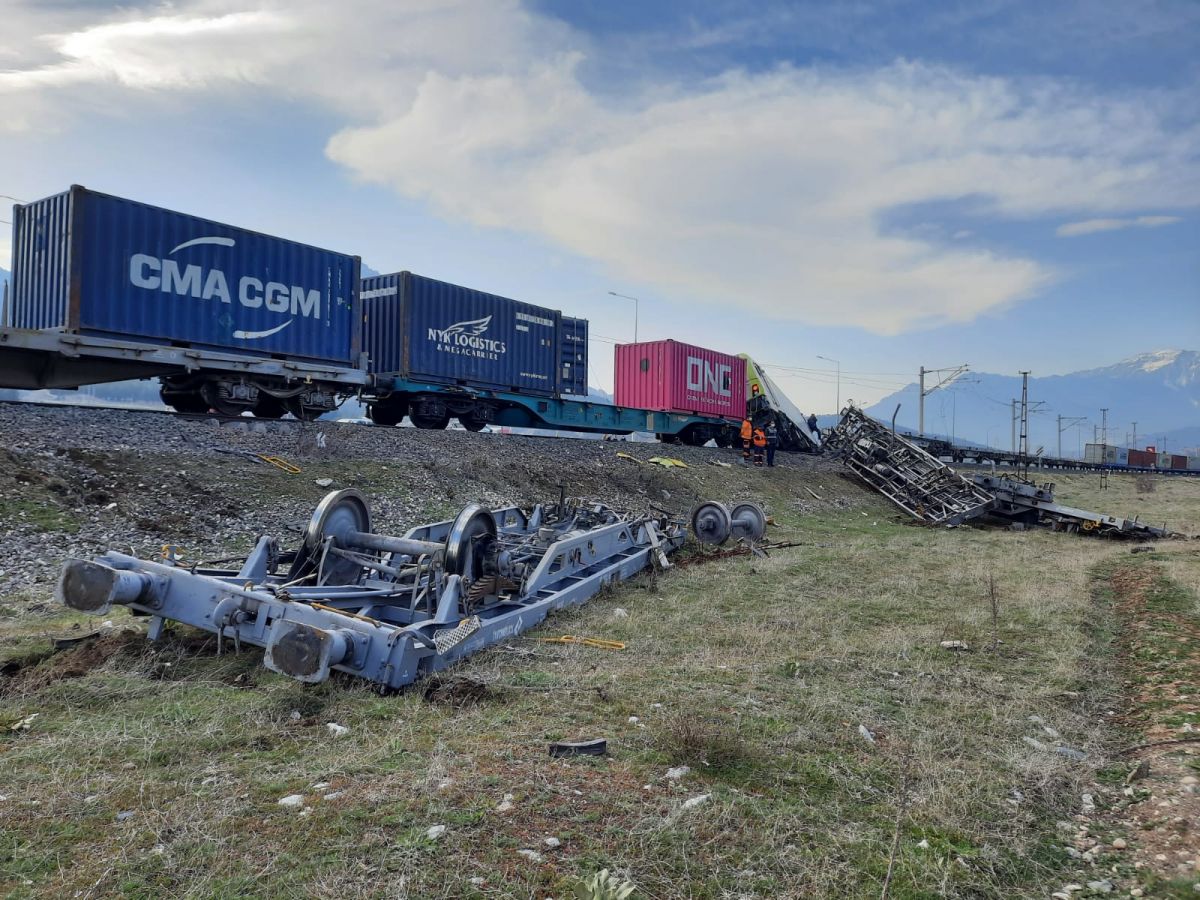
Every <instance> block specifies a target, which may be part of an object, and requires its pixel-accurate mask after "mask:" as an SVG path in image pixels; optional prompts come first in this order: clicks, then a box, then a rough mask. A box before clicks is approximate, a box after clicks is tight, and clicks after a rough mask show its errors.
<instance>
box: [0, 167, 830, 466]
mask: <svg viewBox="0 0 1200 900" xmlns="http://www.w3.org/2000/svg"><path fill="white" fill-rule="evenodd" d="M361 272H362V266H361V261H360V259H359V257H357V256H351V255H347V254H342V253H335V252H333V251H329V250H323V249H319V248H316V247H311V246H308V245H305V244H300V243H296V242H293V241H288V240H284V239H282V238H277V237H271V236H269V235H264V234H260V233H257V232H253V231H249V230H246V229H243V228H238V227H236V226H232V225H227V224H224V223H220V222H214V221H211V220H208V219H202V218H198V217H195V216H190V215H186V214H183V213H179V212H173V211H171V210H167V209H162V208H160V207H155V206H150V205H147V204H144V203H139V202H137V201H133V200H127V199H124V198H120V197H114V196H111V195H107V194H102V193H98V192H95V191H91V190H88V189H86V188H84V187H81V186H78V185H75V186H72V187H71V188H70V189H69V190H67V191H65V192H63V193H61V194H57V195H54V196H52V197H48V198H46V199H44V200H38V201H36V202H33V203H29V204H24V205H17V206H15V207H14V215H13V272H12V290H11V294H10V296H9V298H8V301H7V302H6V304H5V306H4V310H3V313H2V315H0V387H9V388H23V389H37V388H78V387H82V386H84V385H89V384H99V383H104V382H112V381H122V380H126V379H130V378H153V377H157V378H159V379H160V382H161V385H162V387H161V397H162V400H163V402H164V403H165V404H167V405H169V406H171V407H173V408H174V409H176V410H178V411H180V412H186V413H204V412H208V411H209V410H214V411H216V412H218V413H221V414H224V415H241V414H243V413H246V412H250V413H252V414H253V415H255V416H259V417H263V418H278V417H280V416H282V415H284V414H285V413H291V414H292V415H294V416H296V417H297V418H302V419H305V418H313V417H315V416H318V415H321V414H323V413H326V412H329V411H331V410H333V409H336V408H337V406H338V405H339V404H340V403H341V402H342V401H343V400H344V399H346V398H347V397H351V396H357V397H359V398H361V399H362V400H363V401H364V402H365V403H366V404H367V408H368V415H369V416H370V417H371V419H372V421H374V422H375V423H376V424H379V425H396V424H398V423H399V422H401V420H403V419H404V418H405V417H408V418H409V420H410V421H411V422H412V424H413V425H415V426H416V427H418V428H445V427H446V426H447V425H448V424H449V422H450V420H451V419H452V418H457V419H458V421H459V422H460V423H461V424H462V425H463V427H464V428H467V429H470V430H474V431H478V430H481V429H483V428H485V427H487V426H489V425H494V426H501V427H505V426H507V427H521V428H543V429H554V430H566V431H583V432H597V433H609V434H629V433H632V432H650V433H653V434H655V435H657V436H658V437H659V438H660V439H662V440H668V441H682V442H684V443H688V444H693V445H697V446H698V445H702V444H704V443H706V442H708V441H709V440H715V441H716V442H717V443H718V444H719V445H721V446H729V445H730V444H732V443H733V442H734V440H735V438H736V436H737V429H738V425H739V423H740V421H741V419H742V418H743V417H744V416H745V415H747V410H748V407H747V396H748V395H751V404H750V407H749V410H750V414H751V415H753V416H756V417H758V418H765V417H767V416H774V417H775V418H776V419H777V420H778V421H779V422H780V424H781V425H782V426H784V427H782V428H781V432H783V433H784V435H785V443H784V446H785V447H786V448H789V449H798V450H812V451H815V450H817V449H819V446H820V439H819V437H818V436H817V435H816V434H815V433H813V432H810V431H808V429H807V427H806V426H805V424H804V417H803V415H802V414H800V413H799V411H798V410H795V408H794V407H790V406H789V410H790V412H785V411H783V410H779V409H776V408H774V407H772V406H771V405H770V401H768V400H767V399H765V398H766V396H767V392H768V391H767V389H766V388H765V386H764V385H765V384H766V383H767V381H766V380H765V374H764V373H762V372H761V370H760V369H758V368H757V367H756V366H754V364H753V363H752V361H749V360H748V359H743V358H741V357H737V356H730V355H727V354H723V353H717V352H715V351H710V350H704V349H702V348H698V347H692V346H690V345H687V344H682V343H679V342H676V341H658V342H651V343H642V344H630V345H621V346H618V347H617V349H616V358H617V360H616V361H617V377H616V400H615V402H614V403H603V402H596V401H594V400H592V399H589V398H588V396H587V393H588V390H587V362H588V323H587V321H586V320H584V319H576V318H572V317H570V316H565V315H563V314H562V313H561V312H559V311H558V310H551V309H546V308H544V307H539V306H534V305H532V304H528V303H523V302H521V301H518V300H512V299H509V298H506V297H500V296H497V295H495V294H489V293H485V292H482V291H476V290H472V289H470V288H466V287H461V286H458V285H454V284H449V283H447V282H443V281H437V280H435V279H432V278H426V277H424V276H421V275H416V274H414V273H411V272H399V273H395V274H390V275H378V276H376V275H371V276H368V277H366V278H363V277H361ZM756 373H757V374H756ZM770 390H771V391H775V392H778V389H777V388H774V386H773V385H772V386H771V388H770ZM779 396H782V395H781V394H780V395H779ZM792 418H794V419H796V420H797V421H796V423H791V424H789V423H790V420H791V419H792ZM789 444H790V446H789Z"/></svg>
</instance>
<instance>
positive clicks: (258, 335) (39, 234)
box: [5, 185, 360, 365]
mask: <svg viewBox="0 0 1200 900" xmlns="http://www.w3.org/2000/svg"><path fill="white" fill-rule="evenodd" d="M12 256H13V273H12V299H11V303H10V311H9V314H8V319H9V321H8V322H6V323H5V324H7V325H10V326H12V327H15V328H24V329H33V330H56V331H69V332H76V333H79V334H87V335H95V336H100V337H113V338H123V339H132V340H135V341H146V342H150V343H159V344H168V345H175V346H180V345H183V346H197V347H209V348H217V349H220V350H223V351H233V352H235V353H245V354H252V355H275V356H288V357H300V358H305V359H312V360H319V361H322V362H335V363H340V364H350V365H353V364H354V363H355V362H356V361H357V357H358V354H359V346H360V334H359V328H358V322H359V318H360V313H359V309H358V279H359V260H358V257H356V256H346V255H344V254H341V253H333V252H331V251H329V250H320V249H318V248H316V247H310V246H308V245H306V244H298V243H295V242H294V241H287V240H284V239H282V238H277V237H270V236H268V235H265V234H259V233H258V232H254V231H247V230H245V229H243V228H237V227H235V226H233V225H225V224H222V223H220V222H213V221H211V220H209V219H201V218H197V217H196V216H189V215H186V214H184V213H179V212H172V211H171V210H167V209H161V208H159V207H157V206H148V205H147V204H145V203H138V202H135V201H133V200H125V199H122V198H120V197H113V196H110V195H108V194H99V193H96V192H95V191H89V190H87V189H86V188H83V187H80V186H78V185H75V186H73V187H71V189H70V190H68V191H65V192H64V193H61V194H56V195H55V196H53V197H47V198H46V199H45V200H38V201H36V202H34V203H30V204H27V205H24V206H17V207H16V208H15V220H14V222H13V251H12Z"/></svg>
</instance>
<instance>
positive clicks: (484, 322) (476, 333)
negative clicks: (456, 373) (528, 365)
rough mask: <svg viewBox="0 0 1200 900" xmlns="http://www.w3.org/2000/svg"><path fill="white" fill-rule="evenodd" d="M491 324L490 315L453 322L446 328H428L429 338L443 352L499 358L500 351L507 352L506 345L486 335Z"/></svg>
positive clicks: (482, 357)
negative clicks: (467, 320)
mask: <svg viewBox="0 0 1200 900" xmlns="http://www.w3.org/2000/svg"><path fill="white" fill-rule="evenodd" d="M491 324H492V317H491V316H484V317H483V318H482V319H472V320H471V321H469V322H455V323H454V324H453V325H449V326H447V327H446V328H430V329H429V340H431V341H433V342H434V343H435V344H436V345H437V348H438V350H439V351H442V352H444V353H454V354H457V355H459V356H477V357H479V358H480V359H499V357H500V354H501V353H506V352H508V347H507V346H506V345H505V343H504V341H497V340H494V339H492V338H489V337H486V335H487V330H488V326H490V325H491Z"/></svg>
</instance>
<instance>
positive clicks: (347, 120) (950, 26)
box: [0, 0, 1200, 412]
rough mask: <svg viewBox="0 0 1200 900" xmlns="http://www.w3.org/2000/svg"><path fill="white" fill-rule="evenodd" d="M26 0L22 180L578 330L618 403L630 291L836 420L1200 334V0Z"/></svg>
mask: <svg viewBox="0 0 1200 900" xmlns="http://www.w3.org/2000/svg"><path fill="white" fill-rule="evenodd" d="M2 10H3V13H4V21H5V23H6V32H7V35H6V40H5V41H4V43H3V46H0V173H2V174H0V194H10V195H13V196H16V197H20V198H24V199H32V198H36V197H40V196H44V195H46V194H50V193H53V192H56V191H58V190H62V189H63V188H65V187H66V186H67V185H68V184H71V183H81V184H85V185H87V186H89V187H92V188H95V189H98V190H104V191H108V192H112V193H118V194H122V195H125V196H130V197H134V198H137V199H143V200H146V201H149V202H153V203H157V204H160V205H164V206H168V207H173V208H177V209H182V210H186V211H188V212H193V213H196V214H199V215H205V216H209V217H212V218H216V219H220V220H224V221H231V222H234V223H236V224H239V225H245V226H247V227H252V228H256V229H259V230H264V231H268V232H273V233H278V234H281V235H284V236H287V237H290V238H294V239H297V240H304V241H308V242H311V243H315V244H318V245H322V246H328V247H332V248H335V249H339V250H344V251H348V252H356V253H360V254H361V255H362V256H363V258H364V261H365V262H367V263H368V264H369V265H371V266H373V267H375V268H376V269H379V270H382V271H394V270H397V269H402V268H407V269H411V270H413V271H418V272H421V273H423V274H428V275H432V276H434V277H440V278H445V279H447V280H451V281H458V282H461V283H465V284H469V285H471V286H473V287H478V288H481V289H485V290H492V291H495V292H497V293H502V294H506V295H509V296H515V297H519V298H521V299H525V300H528V301H530V302H535V303H542V304H545V305H548V306H554V307H557V308H561V309H563V310H564V311H565V312H568V313H571V314H574V315H583V316H587V317H588V318H590V319H591V320H592V329H593V333H594V334H596V335H598V336H600V338H601V339H598V340H597V341H595V342H594V343H593V344H592V346H591V351H592V358H593V366H592V373H593V374H592V381H593V383H595V384H597V385H599V386H602V387H611V352H612V345H611V343H609V342H607V341H606V340H604V339H617V340H628V339H630V338H631V337H632V334H633V315H632V313H633V304H632V303H630V302H628V301H625V300H621V299H618V298H614V297H612V296H610V295H609V294H608V292H609V291H617V292H619V293H623V294H629V295H634V296H637V297H640V298H641V303H640V322H639V332H640V336H641V337H642V338H659V337H676V338H679V339H683V340H690V341H694V342H696V343H700V344H704V345H707V346H712V347H715V348H718V349H725V350H729V351H731V352H737V351H743V350H744V351H747V352H750V353H752V354H753V355H755V356H756V357H757V358H760V359H762V360H765V361H766V362H768V363H773V364H779V365H781V366H787V367H790V369H791V371H783V370H777V374H778V376H779V378H780V382H781V383H782V384H783V385H784V386H785V388H787V389H788V390H789V392H790V393H792V395H793V397H794V399H795V400H796V402H797V403H798V404H799V405H800V406H801V407H802V408H808V409H815V410H817V411H819V412H826V411H832V410H833V408H834V405H835V393H836V390H837V388H836V386H835V384H834V381H835V379H834V377H833V375H832V371H833V369H834V368H835V366H834V365H833V364H832V363H829V362H826V361H823V360H821V359H819V358H818V356H825V357H829V358H831V359H836V360H839V361H840V363H841V368H842V371H843V377H842V385H841V399H842V400H843V401H844V400H845V399H847V398H848V397H853V398H854V399H856V400H859V401H862V402H866V403H869V402H872V401H874V400H876V399H878V398H879V397H881V396H883V395H884V394H886V393H889V392H890V391H891V390H892V389H894V388H895V387H897V386H899V385H900V384H901V383H904V382H906V381H910V380H912V374H913V373H915V371H916V369H917V367H918V366H920V365H925V366H927V367H938V366H944V365H955V364H958V363H962V362H966V363H969V364H970V365H971V366H972V368H975V369H977V370H986V371H994V372H1003V373H1009V372H1015V371H1017V370H1019V369H1031V370H1033V371H1034V372H1035V373H1036V374H1053V373H1062V372H1068V371H1072V370H1075V369H1081V368H1089V367H1093V366H1098V365H1103V364H1106V363H1109V362H1113V361H1116V360H1118V359H1120V358H1123V357H1127V356H1131V355H1133V354H1135V353H1138V352H1141V351H1146V350H1153V349H1159V348H1166V347H1182V348H1190V349H1194V348H1197V347H1200V253H1198V252H1197V250H1198V249H1200V215H1198V207H1200V61H1198V59H1197V57H1198V54H1196V52H1195V48H1196V47H1197V46H1200V4H1197V3H1195V2H1191V0H1183V2H1149V0H1128V2H1111V3H1104V2H1071V0H1064V2H1059V3H1053V4H1046V3H1021V2H988V0H977V2H969V3H966V2H964V3H951V2H947V3H936V4H935V3H914V2H898V0H896V2H887V0H880V2H865V0H864V2H856V3H846V4H826V3H811V4H806V3H790V4H770V3H742V2H733V0H730V2H712V3H706V4H685V3H672V2H660V3H654V4H631V3H621V2H599V0H584V2H565V0H564V2H531V3H525V4H521V3H516V2H511V0H505V2H500V0H493V2H487V3H475V2H470V0H424V2H421V3H403V4H397V3H393V2H384V0H359V2H356V3H351V4H348V5H345V6H335V5H331V4H328V3H324V2H318V0H293V2H287V3H284V2H282V0H241V2H237V0H177V2H175V3H173V4H171V5H170V6H164V5H160V4H157V3H154V4H139V3H123V4H121V5H120V6H110V5H107V4H103V3H97V2H70V0H61V2H56V3H53V4H45V3H34V2H28V3H26V2H14V0H6V2H3V3H2ZM0 218H4V219H7V218H9V217H8V216H7V215H0ZM7 255H8V247H7V239H0V267H6V263H7ZM822 370H827V372H828V374H825V373H823V372H822Z"/></svg>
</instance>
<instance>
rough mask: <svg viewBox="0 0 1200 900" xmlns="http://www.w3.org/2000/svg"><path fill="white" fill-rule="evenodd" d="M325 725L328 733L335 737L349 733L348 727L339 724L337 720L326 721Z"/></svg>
mask: <svg viewBox="0 0 1200 900" xmlns="http://www.w3.org/2000/svg"><path fill="white" fill-rule="evenodd" d="M325 727H326V728H328V729H329V733H330V734H331V735H333V736H334V737H335V738H340V737H345V736H346V735H348V734H349V733H350V729H349V728H347V727H346V726H345V725H339V724H338V723H337V722H326V723H325Z"/></svg>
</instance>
